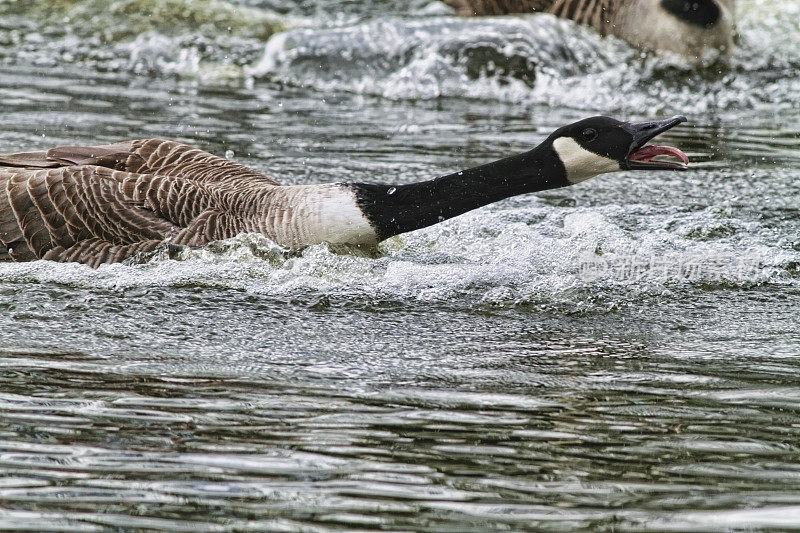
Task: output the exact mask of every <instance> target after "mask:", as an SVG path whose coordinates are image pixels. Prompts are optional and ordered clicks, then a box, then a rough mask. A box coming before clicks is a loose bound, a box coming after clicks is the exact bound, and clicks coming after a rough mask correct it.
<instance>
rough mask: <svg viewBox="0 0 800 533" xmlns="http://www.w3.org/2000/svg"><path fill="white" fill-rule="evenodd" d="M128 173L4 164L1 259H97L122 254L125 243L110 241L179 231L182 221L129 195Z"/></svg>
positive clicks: (141, 239) (1, 173)
mask: <svg viewBox="0 0 800 533" xmlns="http://www.w3.org/2000/svg"><path fill="white" fill-rule="evenodd" d="M126 179H128V180H130V179H133V175H131V174H130V173H127V172H118V171H113V170H111V169H107V168H103V167H91V166H71V167H60V168H53V169H23V168H6V169H3V168H0V243H2V247H3V249H5V253H3V254H2V255H4V256H8V257H2V258H0V259H5V260H7V259H8V258H11V259H13V260H15V261H27V260H33V259H42V258H45V257H46V258H49V259H58V258H62V259H64V260H69V261H79V262H82V263H88V264H94V263H95V262H96V261H97V260H98V259H97V258H98V257H102V258H103V260H102V261H101V262H105V261H107V260H112V259H113V260H120V259H119V257H120V253H119V252H120V250H121V249H120V248H109V247H114V246H116V247H125V246H133V245H138V244H140V243H142V242H146V241H163V240H164V239H165V238H166V237H168V236H170V235H174V234H176V233H177V232H178V231H179V229H180V228H179V227H176V226H175V225H174V224H172V223H171V222H169V221H168V220H164V219H163V218H161V217H159V216H158V215H157V214H156V213H154V212H153V211H151V210H150V209H149V208H148V206H147V205H146V204H145V203H144V202H142V201H137V200H136V199H135V198H131V197H128V196H126V195H125V192H124V187H123V186H122V185H123V183H124V182H125V180H126ZM100 241H102V242H103V243H106V244H107V245H108V247H103V246H101V245H100ZM87 243H90V244H87ZM91 243H94V244H91ZM1 252H3V250H2V249H0V253H1ZM123 259H124V257H123Z"/></svg>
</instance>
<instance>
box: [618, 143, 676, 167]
mask: <svg viewBox="0 0 800 533" xmlns="http://www.w3.org/2000/svg"><path fill="white" fill-rule="evenodd" d="M660 155H668V156H672V157H677V158H678V159H680V160H681V161H683V163H684V164H686V165H688V164H689V156H687V155H686V154H684V153H683V152H682V151H680V150H678V149H677V148H673V147H672V146H653V145H649V146H643V147H641V148H639V149H638V150H636V151H635V152H633V153H632V154H631V155H629V156H628V160H629V161H638V162H640V163H648V162H650V161H652V160H653V159H655V158H656V157H657V156H660Z"/></svg>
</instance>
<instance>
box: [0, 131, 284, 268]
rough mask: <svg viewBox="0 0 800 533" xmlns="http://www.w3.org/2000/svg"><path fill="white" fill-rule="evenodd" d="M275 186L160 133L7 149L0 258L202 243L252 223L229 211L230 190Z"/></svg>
mask: <svg viewBox="0 0 800 533" xmlns="http://www.w3.org/2000/svg"><path fill="white" fill-rule="evenodd" d="M219 185H223V186H222V187H219ZM274 185H278V184H277V182H275V181H274V180H272V179H271V178H268V177H267V176H265V175H263V174H261V173H259V172H256V171H254V170H252V169H249V168H247V167H245V166H243V165H240V164H238V163H236V162H233V161H229V160H227V159H224V158H221V157H217V156H215V155H212V154H209V153H208V152H204V151H202V150H199V149H197V148H192V147H191V146H187V145H185V144H180V143H176V142H172V141H164V140H161V139H145V140H138V141H125V142H120V143H116V144H109V145H103V146H83V147H81V146H62V147H59V148H53V149H51V150H47V151H41V152H24V153H18V154H10V155H3V156H0V261H8V260H14V261H30V260H34V259H42V258H46V259H52V260H56V261H77V262H81V263H86V264H90V265H93V266H96V265H97V264H100V263H104V262H116V261H122V260H124V259H125V258H127V257H129V256H130V255H133V254H135V253H137V252H141V251H152V249H155V247H156V246H157V243H163V242H164V240H165V239H167V238H170V239H173V238H174V239H177V240H176V241H175V242H180V243H184V244H191V245H202V244H206V243H208V242H210V241H212V240H217V239H223V238H227V237H231V236H234V235H236V234H237V233H239V232H241V231H245V230H247V228H248V227H250V226H252V224H250V226H248V224H247V223H246V221H245V220H244V219H243V218H241V217H239V216H238V215H236V216H234V215H233V214H231V213H234V212H236V213H238V207H239V206H235V207H234V206H231V205H230V199H229V198H228V197H227V196H226V191H228V192H229V191H230V190H231V189H233V190H236V191H237V192H238V193H240V194H238V195H236V196H237V197H240V198H244V199H245V200H246V199H247V198H250V197H251V196H252V194H253V192H254V191H256V190H263V189H264V186H267V187H268V188H269V187H270V186H274ZM245 204H247V202H245ZM154 243H155V244H154Z"/></svg>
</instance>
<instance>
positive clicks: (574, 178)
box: [546, 116, 689, 183]
mask: <svg viewBox="0 0 800 533" xmlns="http://www.w3.org/2000/svg"><path fill="white" fill-rule="evenodd" d="M685 121H686V117H684V116H676V117H672V118H669V119H667V120H660V121H655V122H620V121H619V120H615V119H613V118H610V117H592V118H587V119H584V120H581V121H579V122H575V123H574V124H570V125H568V126H564V127H562V128H559V129H558V130H556V131H555V132H554V133H553V134H552V135H551V136H550V137H549V138H548V140H547V141H546V142H547V143H549V144H550V145H551V146H552V149H553V151H554V152H555V153H556V155H557V156H558V158H559V159H560V160H561V162H562V163H563V164H564V168H565V170H566V172H567V180H568V181H569V182H570V183H578V182H581V181H584V180H586V179H589V178H591V177H593V176H597V175H598V174H603V173H606V172H616V171H619V170H686V168H687V166H686V165H687V164H688V163H689V158H688V157H687V156H686V154H684V153H683V152H682V151H680V150H678V149H677V148H673V147H671V146H653V145H648V144H647V143H648V142H649V141H650V140H651V139H653V138H654V137H655V136H657V135H658V134H660V133H663V132H665V131H667V130H668V129H670V128H672V127H674V126H675V125H677V124H680V123H681V122H685ZM663 156H667V157H671V158H677V159H678V161H676V160H674V159H672V160H667V159H663V158H660V159H656V158H659V157H663Z"/></svg>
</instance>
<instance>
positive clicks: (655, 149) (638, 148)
mask: <svg viewBox="0 0 800 533" xmlns="http://www.w3.org/2000/svg"><path fill="white" fill-rule="evenodd" d="M681 122H686V117H684V116H683V115H678V116H675V117H672V118H668V119H666V120H658V121H655V122H637V123H634V122H626V123H625V124H623V125H622V126H621V127H622V129H624V130H625V131H626V132H628V133H630V134H631V135H633V142H632V143H631V148H630V150H629V151H628V156H627V157H626V158H625V166H626V170H686V169H687V168H688V166H687V165H688V164H689V157H688V156H687V155H686V154H684V153H683V152H682V151H680V150H678V149H677V148H673V147H672V146H655V145H648V144H647V143H648V142H649V141H650V140H651V139H652V138H653V137H655V136H656V135H659V134H660V133H664V132H665V131H667V130H668V129H670V128H673V127H674V126H676V125H678V124H680V123H681ZM662 156H668V157H671V158H673V159H672V160H669V159H656V158H657V157H662ZM674 158H677V159H678V160H679V161H675V159H674Z"/></svg>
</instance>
